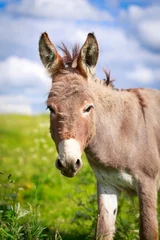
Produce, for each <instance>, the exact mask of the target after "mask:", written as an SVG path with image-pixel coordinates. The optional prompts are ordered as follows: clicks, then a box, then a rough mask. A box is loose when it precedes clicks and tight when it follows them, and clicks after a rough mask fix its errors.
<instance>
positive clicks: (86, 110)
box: [84, 104, 94, 113]
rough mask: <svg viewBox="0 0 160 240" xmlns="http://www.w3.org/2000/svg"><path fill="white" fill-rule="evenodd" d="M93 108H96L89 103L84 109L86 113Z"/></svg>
mask: <svg viewBox="0 0 160 240" xmlns="http://www.w3.org/2000/svg"><path fill="white" fill-rule="evenodd" d="M92 108H94V106H93V104H91V105H88V106H87V107H86V108H85V109H84V113H89V112H90V110H91V109H92Z"/></svg>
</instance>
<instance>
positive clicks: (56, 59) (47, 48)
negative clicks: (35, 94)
mask: <svg viewBox="0 0 160 240" xmlns="http://www.w3.org/2000/svg"><path fill="white" fill-rule="evenodd" d="M39 55H40V58H41V61H42V63H43V65H44V67H45V68H46V69H47V71H48V73H49V74H50V75H51V76H53V75H54V74H56V73H57V72H58V71H59V70H60V68H61V67H62V66H63V60H62V58H61V56H60V55H59V54H58V52H57V50H56V48H55V47H54V45H53V44H52V42H51V41H50V39H49V37H48V34H47V33H46V32H44V33H43V34H42V35H41V37H40V40H39Z"/></svg>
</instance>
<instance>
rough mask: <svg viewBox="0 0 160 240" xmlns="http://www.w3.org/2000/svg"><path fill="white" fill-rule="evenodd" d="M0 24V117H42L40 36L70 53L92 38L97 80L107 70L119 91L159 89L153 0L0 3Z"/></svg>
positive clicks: (159, 48)
mask: <svg viewBox="0 0 160 240" xmlns="http://www.w3.org/2000/svg"><path fill="white" fill-rule="evenodd" d="M66 2H67V4H66ZM0 23H1V24H0V73H1V74H0V86H1V87H0V113H22V114H37V113H41V112H44V111H45V101H46V98H47V93H48V91H49V89H50V86H51V80H50V79H49V77H48V76H47V74H46V73H45V70H44V69H43V66H42V64H41V62H40V59H39V54H38V40H39V37H40V34H41V33H42V32H44V31H47V32H48V34H49V36H50V39H51V40H52V42H53V43H54V45H55V46H58V45H60V44H61V42H62V41H63V42H64V43H65V44H66V45H67V46H68V47H69V48H70V47H71V46H72V45H73V44H74V43H76V42H77V43H79V44H80V45H82V44H83V43H84V41H85V39H86V36H87V34H88V32H94V33H95V35H96V37H97V40H98V44H99V48H100V54H99V61H98V64H97V76H99V78H103V77H104V74H103V71H102V68H103V67H106V68H107V69H110V71H111V75H112V77H113V78H114V79H116V81H115V85H116V87H118V88H131V87H147V88H158V89H160V3H159V1H157V0H152V1H151V0H134V1H132V0H112V1H108V0H101V1H99V0H76V1H75V0H68V1H66V0H5V1H4V0H0ZM60 54H61V52H60Z"/></svg>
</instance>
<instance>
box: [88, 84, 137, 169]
mask: <svg viewBox="0 0 160 240" xmlns="http://www.w3.org/2000/svg"><path fill="white" fill-rule="evenodd" d="M91 88H93V89H92V91H93V92H94V94H95V103H94V104H95V111H96V134H95V136H94V137H93V138H92V139H91V140H90V142H89V144H88V146H87V148H86V149H85V152H86V155H87V158H88V159H89V162H92V165H94V164H95V165H97V164H98V165H101V166H102V167H105V166H106V167H114V168H126V167H127V166H126V164H127V157H128V156H127V153H126V149H125V148H126V146H127V144H126V143H127V141H128V135H129V134H130V133H129V127H128V126H127V123H129V122H130V119H129V118H130V117H131V118H132V116H131V115H132V114H133V113H132V109H131V101H130V93H128V92H127V91H126V92H125V91H117V90H114V89H112V88H110V87H105V86H102V85H100V84H99V83H91ZM126 106H127V107H126ZM137 115H138V113H137ZM131 121H132V120H131ZM126 131H128V132H127V133H126ZM130 139H131V141H132V136H130ZM128 149H130V147H129V146H128ZM90 160H91V161H90Z"/></svg>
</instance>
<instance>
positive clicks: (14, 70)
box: [0, 56, 50, 92]
mask: <svg viewBox="0 0 160 240" xmlns="http://www.w3.org/2000/svg"><path fill="white" fill-rule="evenodd" d="M0 73H1V74H0V85H1V90H3V91H4V92H5V91H7V89H8V87H10V88H12V89H13V88H15V89H16V88H23V89H27V88H35V89H37V91H39V90H40V89H41V88H42V90H43V91H48V90H49V86H50V80H49V78H48V77H47V74H45V71H44V69H43V67H42V66H41V65H40V64H39V63H37V62H34V61H31V60H29V59H25V58H19V57H16V56H11V57H9V58H7V59H5V60H4V61H1V62H0Z"/></svg>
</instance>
